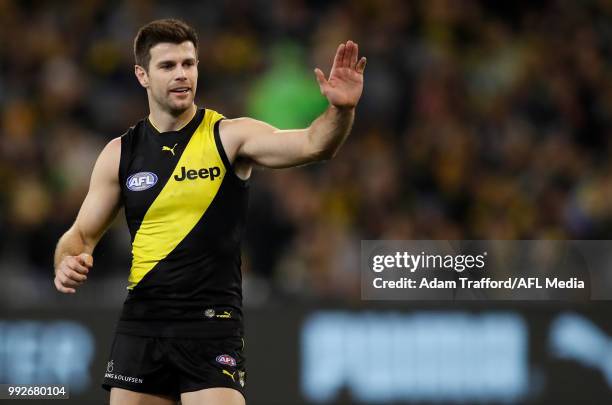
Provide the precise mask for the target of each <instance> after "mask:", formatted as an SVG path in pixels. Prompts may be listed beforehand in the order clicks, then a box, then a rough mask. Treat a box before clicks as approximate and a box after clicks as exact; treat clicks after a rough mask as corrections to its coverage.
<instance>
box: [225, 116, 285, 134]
mask: <svg viewBox="0 0 612 405" xmlns="http://www.w3.org/2000/svg"><path fill="white" fill-rule="evenodd" d="M273 128H274V127H272V126H271V125H270V124H266V123H265V122H263V121H259V120H256V119H254V118H249V117H240V118H233V119H224V120H223V121H221V123H220V124H219V131H220V132H221V133H223V134H225V135H226V136H230V137H235V136H242V135H249V134H256V133H258V132H260V131H264V130H270V129H273Z"/></svg>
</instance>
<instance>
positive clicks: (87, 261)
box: [77, 253, 93, 267]
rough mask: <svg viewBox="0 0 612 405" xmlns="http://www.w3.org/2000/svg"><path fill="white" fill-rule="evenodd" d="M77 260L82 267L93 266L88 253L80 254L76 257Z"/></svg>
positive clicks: (91, 258)
mask: <svg viewBox="0 0 612 405" xmlns="http://www.w3.org/2000/svg"><path fill="white" fill-rule="evenodd" d="M77 259H78V260H79V262H81V264H82V265H83V266H87V267H91V266H93V257H92V256H91V255H90V254H89V253H81V254H80V255H78V256H77Z"/></svg>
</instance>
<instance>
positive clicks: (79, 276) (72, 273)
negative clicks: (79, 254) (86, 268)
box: [64, 269, 87, 282]
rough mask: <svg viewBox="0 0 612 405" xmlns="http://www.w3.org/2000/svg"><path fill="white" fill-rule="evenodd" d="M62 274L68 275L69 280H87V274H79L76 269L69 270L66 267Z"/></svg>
mask: <svg viewBox="0 0 612 405" xmlns="http://www.w3.org/2000/svg"><path fill="white" fill-rule="evenodd" d="M64 275H65V276H66V277H68V278H69V279H70V280H74V281H77V282H83V281H85V280H87V276H86V275H84V274H81V273H77V272H76V271H74V270H71V269H66V270H65V271H64Z"/></svg>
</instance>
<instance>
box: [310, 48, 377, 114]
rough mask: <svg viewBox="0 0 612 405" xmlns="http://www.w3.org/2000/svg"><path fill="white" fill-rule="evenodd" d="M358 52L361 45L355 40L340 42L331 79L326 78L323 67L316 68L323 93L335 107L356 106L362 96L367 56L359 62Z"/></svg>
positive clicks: (330, 75)
mask: <svg viewBox="0 0 612 405" xmlns="http://www.w3.org/2000/svg"><path fill="white" fill-rule="evenodd" d="M358 52H359V47H358V45H357V44H356V43H355V42H353V41H347V43H346V44H340V46H338V50H337V51H336V57H335V58H334V64H333V66H332V68H331V72H330V74H329V79H325V75H324V74H323V72H322V71H321V69H319V68H316V69H315V75H316V76H317V81H318V82H319V88H320V89H321V94H323V95H324V96H325V97H326V98H327V100H328V101H329V103H330V104H331V105H333V106H335V107H339V108H352V107H355V106H356V105H357V102H358V101H359V98H360V97H361V92H362V91H363V71H364V69H365V65H366V58H365V57H362V58H361V59H359V62H358V61H357V58H358Z"/></svg>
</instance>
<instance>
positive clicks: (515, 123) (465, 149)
mask: <svg viewBox="0 0 612 405" xmlns="http://www.w3.org/2000/svg"><path fill="white" fill-rule="evenodd" d="M163 17H180V18H184V19H185V20H187V21H188V22H190V23H191V24H193V25H194V26H195V27H196V28H197V30H198V32H199V35H200V41H201V43H200V77H199V88H198V104H199V105H201V106H207V107H210V108H213V109H215V110H218V111H220V112H223V113H224V114H225V115H226V116H228V117H238V116H243V115H246V116H252V117H255V118H259V119H262V120H265V121H268V122H270V123H272V124H275V125H278V126H280V127H283V128H289V127H300V126H305V125H308V123H309V122H310V121H311V120H312V119H313V118H314V117H316V116H317V114H319V113H320V112H321V111H322V110H323V109H324V108H325V100H324V99H322V97H321V96H320V95H319V92H318V87H317V85H316V81H315V78H314V74H313V73H312V69H313V68H314V67H315V66H318V67H320V68H322V69H323V70H324V71H328V69H329V67H330V63H331V60H332V57H333V53H334V50H335V48H336V46H337V44H338V43H340V42H341V41H344V40H347V39H352V40H354V41H356V42H358V43H359V46H360V53H363V54H364V55H366V56H367V57H368V66H367V70H366V80H365V90H364V94H363V97H362V100H361V102H360V104H359V107H358V111H357V119H356V122H355V127H354V130H353V133H352V135H351V137H350V138H349V140H348V141H347V143H346V144H345V146H344V147H343V148H342V150H341V152H340V153H339V155H338V156H337V158H336V159H334V160H332V161H330V162H327V163H325V164H318V165H313V166H310V167H307V168H297V169H290V170H284V171H278V172H273V171H269V170H258V171H256V172H255V173H254V175H253V178H252V182H251V208H250V216H249V228H248V232H247V237H246V243H245V255H244V262H245V266H244V269H243V270H244V288H245V308H246V315H247V317H248V320H247V349H246V350H247V357H248V358H249V377H248V382H247V386H248V389H249V391H248V392H249V393H250V395H251V398H252V400H251V401H250V403H251V404H294V403H296V404H297V403H317V401H319V402H320V403H342V404H346V403H353V401H361V403H405V402H410V401H419V400H420V401H424V402H425V403H427V402H428V401H429V402H436V401H437V402H453V401H454V402H463V403H470V402H477V401H484V402H491V403H504V402H506V403H508V402H509V403H515V402H516V403H522V402H526V403H564V402H570V403H605V402H606V399H607V400H609V396H610V394H611V393H610V388H611V387H612V360H611V359H612V354H611V353H610V349H609V347H612V345H610V343H609V339H611V338H612V322H611V321H610V317H609V313H610V309H611V306H610V305H609V304H608V303H606V302H599V303H594V302H593V303H584V304H580V305H578V304H567V303H559V302H549V303H539V304H536V303H518V302H517V303H508V302H506V303H453V302H449V303H435V304H433V303H432V304H425V303H420V304H414V303H410V302H405V303H398V302H396V303H393V304H383V303H367V302H361V299H360V289H359V286H360V274H359V271H358V269H359V266H358V258H359V246H360V244H359V242H360V240H363V239H611V238H610V237H609V235H610V232H611V227H612V203H611V200H612V164H611V163H610V159H608V156H609V155H610V152H611V151H610V142H609V137H610V130H611V129H612V80H611V77H612V76H611V75H610V70H611V68H612V48H611V45H612V42H611V40H612V24H611V22H612V2H610V1H604V0H602V1H595V0H593V1H581V2H574V1H548V2H537V4H535V3H532V2H495V1H469V0H465V1H452V0H446V1H442V0H436V1H418V2H417V1H414V2H412V1H411V2H407V1H390V0H385V1H373V0H370V1H365V0H358V1H309V2H307V1H246V0H245V1H228V2H153V1H127V2H112V1H111V2H108V1H87V2H76V1H73V2H57V1H46V2H45V1H10V0H0V184H2V187H1V188H0V237H1V242H0V252H1V256H0V269H1V273H0V274H1V275H2V282H1V283H0V308H1V312H0V383H49V382H54V381H55V382H65V383H67V384H68V385H70V386H72V387H73V388H72V390H73V392H72V397H73V398H74V399H73V400H71V402H74V403H85V402H84V401H91V403H102V402H101V401H103V399H104V398H105V393H104V392H103V391H102V390H101V389H99V388H98V381H99V380H100V378H101V376H102V374H103V372H104V370H105V368H106V366H107V364H106V360H107V359H106V356H107V353H108V349H109V347H110V337H111V333H112V328H113V326H114V322H115V320H116V316H117V314H118V310H119V308H120V305H121V303H122V301H123V299H124V296H125V289H124V287H125V280H126V278H127V271H128V268H129V248H128V245H129V234H128V233H127V230H126V228H125V225H124V220H123V217H122V215H120V216H119V218H118V220H117V221H116V223H115V224H114V225H113V227H112V228H111V229H110V230H109V232H108V234H107V236H106V237H105V238H104V239H103V241H102V242H101V244H100V245H99V247H98V249H97V250H96V254H95V255H94V258H95V268H94V271H93V273H92V276H91V277H90V280H89V281H88V283H87V285H86V286H84V287H83V288H81V289H80V290H79V292H78V293H77V294H76V295H74V296H70V297H66V296H61V295H59V294H58V293H57V292H56V291H55V290H54V288H53V284H52V281H51V280H52V253H53V249H54V245H55V243H56V241H57V239H58V237H59V236H60V235H61V234H62V232H64V231H65V230H66V229H67V228H68V227H69V226H70V223H71V221H72V220H73V219H74V216H75V214H76V212H77V210H78V207H79V205H80V203H81V201H82V199H83V196H84V194H85V193H86V190H87V186H88V180H89V175H90V172H91V168H92V166H93V163H94V161H95V158H96V156H97V154H98V153H99V152H100V150H101V149H102V147H103V145H104V144H105V143H106V142H107V141H109V140H110V139H112V138H113V137H116V136H119V135H121V134H122V133H123V132H124V131H125V129H126V128H127V127H128V126H130V125H132V124H133V123H135V122H136V121H137V120H139V119H141V118H142V117H144V116H145V115H146V113H147V109H146V107H147V106H146V96H145V93H144V91H143V90H142V89H141V88H140V87H139V86H138V83H137V81H136V80H135V78H134V76H133V56H132V40H133V37H134V35H135V32H136V30H137V28H138V27H139V26H140V25H142V24H143V23H146V22H148V21H150V20H152V19H155V18H163ZM396 315H397V316H399V318H398V319H399V320H398V319H395V318H393V316H396ZM319 316H340V317H341V318H337V319H344V321H343V322H344V323H343V322H340V323H338V324H337V325H345V324H346V325H349V324H350V325H353V326H355V325H356V326H359V325H361V326H362V329H359V327H357V329H346V330H344V332H342V331H341V333H348V332H346V331H348V330H351V331H353V332H354V331H355V330H357V332H355V333H356V334H350V335H347V336H345V337H343V338H340V340H338V341H339V342H343V343H344V344H346V343H349V342H350V341H353V340H354V339H362V340H361V345H362V346H360V347H361V348H363V349H364V350H363V351H362V352H361V353H362V356H364V359H362V360H363V361H362V362H360V361H358V360H355V359H354V355H355V353H353V352H351V353H352V356H353V357H351V358H352V359H353V360H355V361H356V362H355V363H351V366H350V367H349V366H346V367H344V366H343V367H344V368H342V367H340V368H341V369H342V370H340V371H338V372H337V374H336V376H335V377H330V378H336V380H337V381H338V387H337V390H336V391H334V390H333V389H332V390H331V391H329V387H328V391H325V392H324V391H323V388H322V387H321V385H320V384H319V383H318V382H317V381H318V380H316V378H315V380H312V381H314V383H313V382H312V381H311V380H309V378H314V377H313V376H315V375H316V374H317V372H314V374H313V371H312V370H311V369H309V368H308V367H310V366H312V364H311V361H313V358H314V359H315V364H314V365H315V366H316V365H317V364H316V362H321V368H323V367H325V368H329V367H330V364H331V365H338V364H340V363H342V364H344V363H343V362H345V363H346V362H347V361H348V360H346V359H345V357H346V356H347V354H346V353H347V352H346V351H345V350H344V349H342V348H341V347H340V346H338V347H337V348H336V349H334V346H333V345H332V346H330V347H331V349H330V351H329V352H328V353H327V355H326V356H321V355H320V353H319V354H317V355H316V356H315V357H313V358H310V357H308V356H309V353H310V352H309V351H308V347H309V346H308V344H309V342H310V343H312V344H315V345H320V346H325V344H324V343H323V342H324V340H325V339H327V340H325V342H327V343H328V344H329V342H330V341H332V342H334V341H333V339H332V340H329V339H328V338H329V333H332V334H333V333H337V332H338V330H336V331H335V332H334V331H331V332H330V330H326V331H322V332H320V335H317V334H316V333H315V334H314V335H313V334H312V333H311V334H308V333H307V332H308V330H310V329H308V325H310V323H309V322H311V321H312V319H315V320H316V319H318V318H317V317H319ZM368 316H373V317H375V318H376V319H378V320H379V321H380V322H382V323H374V324H372V323H371V322H372V321H371V319H370V318H368ZM466 316H467V318H465V317H466ZM342 317H344V318H342ZM389 317H391V318H389ZM440 317H442V318H440ZM444 317H448V318H444ZM490 317H493V318H490ZM568 317H569V318H568ZM392 318H393V319H392ZM416 318H418V319H420V320H421V322H422V323H420V324H419V325H420V326H419V328H422V329H419V330H421V331H422V332H423V333H425V334H426V335H427V333H433V332H435V331H436V330H437V331H440V332H441V333H444V334H445V335H446V336H451V335H452V336H454V338H455V341H454V342H455V343H453V342H450V343H449V342H446V344H448V345H451V346H450V347H454V346H452V345H453V344H455V345H457V346H456V347H458V348H463V349H465V347H466V345H467V344H468V343H466V342H468V341H469V340H470V336H469V334H467V332H465V329H466V328H467V327H469V326H471V327H474V325H480V323H479V322H481V321H482V322H481V323H483V324H486V320H487V319H488V320H491V319H492V321H493V322H497V321H499V322H502V323H503V322H507V323H505V324H504V325H506V327H508V328H510V329H511V330H512V331H513V332H512V333H516V340H515V341H514V344H515V345H518V346H516V347H515V350H514V351H512V350H510V349H508V350H507V352H506V351H504V350H505V346H504V344H503V343H504V342H505V340H504V339H503V337H502V335H501V332H499V331H498V332H495V329H493V330H492V331H489V332H491V333H492V334H493V335H492V337H491V339H492V340H491V341H490V342H489V343H490V344H491V345H492V346H491V347H490V349H491V352H495V353H497V354H499V353H500V352H501V353H502V354H503V353H505V354H506V356H505V360H503V361H507V363H505V362H498V363H497V367H496V364H491V361H489V362H487V361H486V356H483V357H482V359H480V360H478V359H475V358H473V359H472V358H462V359H459V358H451V357H449V358H440V357H439V356H438V357H436V356H435V353H434V352H432V348H433V349H435V348H436V347H437V346H436V345H437V344H438V345H443V344H445V343H444V342H439V341H437V343H436V341H432V342H430V343H428V342H426V341H425V342H424V341H420V343H415V342H414V340H411V339H410V336H406V337H405V344H406V345H407V346H409V345H413V347H415V348H416V349H415V350H417V349H418V350H417V351H418V352H419V353H425V355H424V356H425V357H422V358H421V359H420V360H421V363H418V362H412V361H411V360H412V359H413V358H411V357H410V355H409V354H406V355H405V356H404V355H401V356H400V355H398V354H397V353H395V354H394V353H393V352H391V353H385V350H382V348H380V349H376V348H377V347H379V344H382V342H385V341H384V340H380V338H379V337H378V338H377V337H372V328H374V326H375V328H374V329H376V328H378V330H383V331H384V330H388V331H396V330H397V328H400V329H401V325H412V323H411V322H412V321H413V320H414V319H416ZM330 319H332V320H333V319H336V318H333V317H332V318H330ZM347 319H348V320H347ZM394 319H395V320H394ZM439 319H448V320H449V322H450V323H451V324H453V321H454V322H455V323H456V322H459V323H460V324H461V325H463V326H464V327H459V326H461V325H459V326H458V327H457V328H456V329H452V327H451V328H450V329H444V327H442V329H436V328H439V327H440V324H439V322H438V321H439ZM385 320H387V321H388V322H387V321H385ZM564 320H565V321H564ZM61 322H68V323H61ZM71 322H72V323H71ZM376 322H378V321H376ZM385 322H387V323H385ZM462 322H463V323H462ZM350 325H349V326H347V328H350V327H352V326H350ZM368 325H369V326H368ZM512 325H514V326H512ZM568 325H569V326H568ZM339 327H340V328H341V326H339ZM368 328H370V329H368ZM385 328H387V329H385ZM394 328H395V329H394ZM359 330H361V335H359V333H360V332H359ZM500 330H504V329H503V328H502V329H500ZM564 330H565V331H566V332H567V331H569V332H567V333H568V334H567V335H564V334H563V333H564V332H563V331H564ZM559 331H560V332H559ZM326 333H327V335H326ZM495 333H498V334H499V336H497V335H495ZM313 336H314V337H313ZM326 336H327V338H326ZM563 336H570V337H569V340H570V341H571V342H570V346H571V345H572V344H574V346H575V347H580V348H581V349H580V350H578V349H577V351H578V352H580V353H581V355H574V356H573V357H572V356H571V355H569V358H567V354H566V358H564V357H563V355H562V354H561V352H562V351H559V350H558V346H556V345H555V342H556V341H558V340H563V338H562V337H563ZM557 338H558V339H557ZM308 339H314V340H313V341H310V340H308ZM317 339H319V340H317ZM321 339H322V340H321ZM343 339H344V340H343ZM399 339H400V340H401V339H402V337H401V336H400V337H399ZM88 342H89V343H88ZM317 342H318V343H317ZM457 342H459V343H457ZM491 342H492V343H491ZM496 342H497V343H496ZM499 342H501V343H499ZM498 343H499V344H498ZM88 347H90V348H91V352H90V353H91V358H87V356H86V354H87V353H89V352H88ZM393 347H395V346H393ZM434 351H435V350H434ZM428 353H429V354H428ZM394 356H395V357H396V358H401V359H406V362H405V363H401V364H400V363H399V362H396V363H397V364H396V363H393V365H390V366H388V367H387V368H385V369H384V370H383V372H380V373H379V372H377V371H376V370H377V368H376V367H378V366H377V365H379V364H385V363H389V362H390V358H393V357H394ZM427 356H431V357H427ZM366 357H367V358H366ZM587 358H588V359H591V360H590V361H587V360H585V359H587ZM596 358H599V359H603V360H601V361H600V362H597V361H595V360H594V359H596ZM330 359H331V360H330ZM453 359H454V360H453ZM470 359H472V360H473V361H472V364H470ZM580 359H582V360H580ZM499 361H502V360H499ZM309 364H310V366H308V365H309ZM347 364H348V363H347ZM411 364H412V366H411ZM415 364H421V365H424V364H430V365H431V364H435V365H436V367H438V368H439V370H438V369H436V370H434V371H431V370H430V371H425V370H424V369H419V368H418V367H416V365H415ZM517 364H519V365H518V366H517ZM357 365H358V366H359V369H360V370H363V372H362V373H361V375H359V376H357V377H355V376H354V375H353V376H351V375H350V372H351V370H353V371H354V368H355V367H356V366H357ZM506 365H508V366H507V367H510V365H513V366H512V367H515V369H514V370H515V371H514V373H515V374H513V375H514V378H515V380H512V381H514V382H512V381H511V380H504V379H503V378H502V377H500V380H503V381H506V382H507V383H508V385H503V384H497V385H496V384H494V383H491V382H490V381H489V380H486V376H487V375H489V376H490V375H491V374H493V375H495V374H496V373H498V374H503V371H504V367H506ZM410 367H413V368H412V369H411V368H410ZM440 370H452V371H453V373H455V375H463V374H466V375H470V376H472V377H471V382H469V381H467V380H466V381H464V382H463V383H462V384H463V385H462V386H461V387H459V388H457V387H454V386H453V378H450V377H444V376H446V374H444V372H443V371H440ZM379 371H380V370H379ZM408 371H410V372H412V373H413V377H414V378H412V379H411V380H410V381H417V382H416V383H411V384H416V385H414V386H413V389H412V390H402V389H401V388H402V387H401V386H399V387H398V386H397V385H396V386H395V387H390V386H389V385H388V384H387V385H385V384H386V383H385V382H384V381H387V382H388V381H389V376H393V375H396V374H402V373H405V372H408ZM321 372H322V371H321ZM324 375H326V374H324ZM309 376H310V377H309ZM423 376H424V377H423ZM370 377H371V381H374V383H371V384H369V385H366V386H367V387H368V388H367V389H366V388H363V386H364V385H363V384H356V383H354V381H359V378H365V379H368V378H370ZM355 378H356V379H357V380H355ZM480 379H483V380H482V381H481V380H480ZM309 381H310V382H309ZM351 381H353V383H351ZM368 381H370V380H368ZM377 381H378V383H376V382H377ZM394 381H395V380H394ZM397 381H399V382H398V383H397V384H399V385H401V384H402V382H401V381H403V380H401V379H399V380H397ZM406 381H408V380H406ZM517 381H519V382H517ZM377 384H378V385H377ZM406 384H408V383H407V382H406ZM360 386H361V387H362V388H361V389H360V388H359V387H360ZM330 392H332V394H330ZM384 392H386V393H387V395H384V394H382V393H384ZM444 393H446V394H444ZM334 401H335V402H334Z"/></svg>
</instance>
